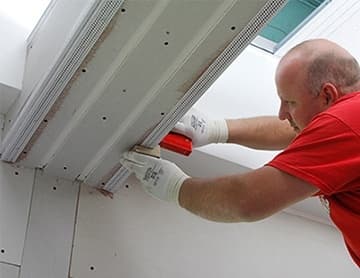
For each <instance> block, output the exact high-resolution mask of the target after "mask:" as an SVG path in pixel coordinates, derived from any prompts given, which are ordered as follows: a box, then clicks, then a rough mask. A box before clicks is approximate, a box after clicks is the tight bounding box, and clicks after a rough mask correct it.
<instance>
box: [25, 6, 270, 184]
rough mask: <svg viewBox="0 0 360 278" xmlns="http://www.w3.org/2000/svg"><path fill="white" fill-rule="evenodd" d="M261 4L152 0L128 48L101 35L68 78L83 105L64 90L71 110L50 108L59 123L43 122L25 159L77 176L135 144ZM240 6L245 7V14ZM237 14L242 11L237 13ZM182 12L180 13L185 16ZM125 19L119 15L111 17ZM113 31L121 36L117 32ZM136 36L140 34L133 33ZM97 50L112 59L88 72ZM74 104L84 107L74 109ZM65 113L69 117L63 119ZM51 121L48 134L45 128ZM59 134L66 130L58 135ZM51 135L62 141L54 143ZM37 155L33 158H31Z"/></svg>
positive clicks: (100, 174) (98, 176)
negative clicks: (82, 68)
mask: <svg viewBox="0 0 360 278" xmlns="http://www.w3.org/2000/svg"><path fill="white" fill-rule="evenodd" d="M260 2H261V1H257V2H253V1H251V2H250V3H247V4H246V5H242V4H243V3H242V2H241V3H240V2H238V1H223V2H216V1H214V2H210V3H209V2H206V3H205V2H200V1H195V2H179V1H162V2H157V5H153V7H152V8H153V10H152V12H148V13H147V14H148V17H145V20H144V21H142V23H141V24H142V25H140V26H139V27H138V29H140V33H139V32H135V33H133V34H132V35H133V36H132V37H131V38H130V39H129V40H128V42H129V43H132V45H127V47H128V48H126V49H121V47H120V49H119V48H116V47H118V46H119V44H116V43H114V41H113V40H114V39H115V42H116V40H117V39H116V37H117V36H112V35H109V36H108V37H107V38H106V39H105V41H104V43H102V45H101V47H100V48H99V49H98V50H97V52H96V54H95V56H94V57H93V59H92V60H91V61H90V62H89V64H88V67H87V72H86V73H84V74H82V75H81V76H80V77H79V78H78V80H76V82H75V83H78V88H79V90H78V91H76V93H77V94H78V93H79V94H80V95H82V96H84V98H82V99H81V101H82V104H85V107H79V102H78V103H76V102H70V95H71V92H70V95H69V96H68V97H67V98H66V99H65V102H64V104H63V106H62V107H67V103H71V105H70V106H69V107H73V108H74V106H75V105H76V104H78V105H77V106H75V107H76V108H75V110H74V109H70V110H67V109H66V108H62V109H61V110H60V111H58V112H57V114H56V115H55V118H56V117H58V119H61V121H60V123H59V122H58V124H51V123H50V125H49V126H48V128H47V130H48V131H47V133H46V135H45V133H43V135H42V137H41V138H40V139H39V140H38V141H37V142H36V145H37V146H38V147H39V148H40V151H36V150H35V148H34V149H33V151H32V152H31V153H30V155H29V156H28V159H27V161H26V162H24V163H25V164H26V163H30V164H32V165H34V163H41V166H44V165H46V168H45V171H47V172H48V173H51V174H55V175H60V176H64V177H66V178H69V179H73V178H75V177H77V176H79V175H80V176H82V177H83V178H86V177H87V176H88V175H89V173H91V172H92V171H93V170H95V169H96V168H97V167H99V166H100V165H103V161H109V160H107V157H106V156H107V155H109V154H110V153H111V152H119V153H121V152H123V151H124V150H127V149H129V147H130V146H132V145H134V144H135V143H137V142H139V141H141V139H142V138H144V134H147V133H148V132H149V131H150V130H151V129H152V128H153V127H154V126H155V125H156V124H157V123H158V122H159V121H160V120H161V119H162V117H163V116H164V115H166V113H167V112H168V111H170V110H171V108H172V107H173V106H174V105H175V104H176V102H177V101H178V100H179V99H180V98H181V97H182V96H183V94H184V93H185V92H186V90H187V89H188V88H189V86H190V85H191V84H192V83H193V82H194V81H195V80H196V79H197V78H198V76H199V75H200V74H201V73H202V72H203V71H204V70H205V69H206V68H207V67H208V66H209V64H210V63H211V61H212V60H213V59H214V58H215V57H217V55H219V53H220V52H221V51H222V50H223V49H224V47H225V46H226V45H227V44H228V43H229V42H230V41H231V39H232V38H233V37H234V36H235V35H236V33H237V31H238V29H241V28H242V25H243V24H245V23H247V22H248V21H249V19H250V18H252V16H253V15H255V13H256V11H257V10H258V9H259V8H260V7H261V6H262V5H263V3H260ZM264 2H265V1H264ZM130 3H133V2H131V1H129V2H128V4H129V5H130ZM135 3H136V2H135ZM184 3H185V4H184ZM244 8H247V9H248V11H249V12H248V13H246V12H245V11H244ZM240 12H241V14H244V16H242V17H239V13H240ZM126 13H127V16H130V15H131V8H130V7H129V8H127V9H126ZM184 14H186V16H187V20H186V21H184ZM124 17H125V15H120V16H119V18H118V20H121V18H124ZM145 23H146V24H145ZM149 23H150V24H149ZM121 26H125V25H120V24H119V25H118V24H117V23H116V25H115V26H114V28H113V30H121ZM126 26H129V25H126ZM180 26H181V27H180ZM232 26H235V30H236V31H234V30H232V28H231V27H232ZM144 28H145V29H148V30H144ZM180 30H186V32H183V31H180ZM138 31H139V30H138ZM113 32H114V31H113ZM167 32H169V34H168V33H167ZM118 34H119V35H121V32H119V33H118ZM139 34H140V35H142V37H141V38H138V37H137V36H139ZM134 37H135V38H134ZM165 40H166V41H165ZM164 42H168V45H164ZM107 43H108V44H107ZM125 46H126V44H125ZM114 47H115V49H114ZM109 49H110V50H111V51H109ZM101 51H104V52H106V54H104V55H105V56H106V57H108V58H106V59H110V60H112V61H115V62H114V64H111V65H110V67H108V71H107V72H105V74H103V75H101V76H100V77H99V76H98V75H97V74H98V71H97V69H96V70H95V71H92V69H91V64H92V63H93V65H94V67H96V66H97V63H95V60H96V58H97V57H99V59H100V58H101V57H103V55H101ZM122 51H125V52H122ZM109 55H110V57H109ZM105 56H104V57H105ZM115 63H118V64H115ZM100 65H101V63H100ZM92 74H93V75H92ZM83 76H88V77H87V78H90V80H93V81H94V82H95V83H92V84H93V86H92V87H91V88H92V90H90V95H89V90H84V91H83V88H87V87H86V85H85V86H84V85H83V82H84V79H82V77H83ZM74 85H75V84H74ZM83 86H84V87H83ZM122 90H126V92H123V91H122ZM74 92H75V91H74ZM67 101H69V102H67ZM86 105H88V106H86ZM81 109H84V110H82V112H81V113H80V114H77V112H79V111H80V110H81ZM71 111H72V113H71ZM66 115H68V116H73V118H70V119H69V117H67V120H63V119H66ZM104 116H105V117H106V119H105V118H104V119H105V120H103V117H104ZM55 118H54V120H55ZM64 124H65V125H64ZM69 124H70V125H69ZM50 126H52V127H53V130H52V131H54V132H52V131H50V128H49V127H50ZM62 131H66V132H69V133H68V134H65V136H64V134H63V133H61V132H62ZM45 132H46V131H45ZM51 134H52V135H51ZM48 135H50V137H48ZM54 137H55V139H56V138H61V140H59V141H56V140H54ZM84 138H86V139H84ZM42 139H44V140H46V141H47V142H48V143H44V141H41V140H42ZM85 141H86V144H84V142H85ZM54 142H55V143H54ZM49 143H50V149H49ZM52 143H54V144H53V145H51V144H52ZM57 143H59V144H58V145H56V144H57ZM54 148H55V149H56V151H55V152H53V150H54ZM38 150H39V149H38ZM48 150H49V152H48ZM39 154H40V156H41V157H40V158H39V156H37V158H35V157H34V156H36V155H39ZM44 154H45V156H44ZM52 154H54V155H53V156H52ZM111 158H113V155H111ZM116 164H117V159H116V160H115V161H110V163H109V164H107V167H106V169H105V171H104V172H96V177H95V179H96V180H97V181H100V180H101V178H102V177H104V176H106V175H107V174H108V171H109V170H110V169H112V168H113V167H114V166H115V165H116ZM64 166H65V167H66V171H64Z"/></svg>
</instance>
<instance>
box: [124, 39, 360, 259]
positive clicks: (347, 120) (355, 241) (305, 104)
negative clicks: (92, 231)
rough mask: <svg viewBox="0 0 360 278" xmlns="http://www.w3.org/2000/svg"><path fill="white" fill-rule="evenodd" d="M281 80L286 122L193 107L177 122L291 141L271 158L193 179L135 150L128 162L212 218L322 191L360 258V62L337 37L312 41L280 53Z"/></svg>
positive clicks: (236, 136) (186, 127) (232, 136)
mask: <svg viewBox="0 0 360 278" xmlns="http://www.w3.org/2000/svg"><path fill="white" fill-rule="evenodd" d="M275 81H276V86H277V93H278V96H279V98H280V100H281V105H280V109H279V115H278V118H279V119H280V120H281V121H279V120H278V119H276V118H275V117H259V118H253V119H238V120H226V121H225V120H223V121H212V120H210V119H209V118H207V117H206V116H204V115H201V114H200V112H197V111H195V110H191V111H190V113H188V114H187V115H185V117H184V118H183V119H182V120H181V121H180V123H179V124H178V125H177V126H176V128H175V130H176V131H177V132H180V133H183V134H185V135H187V136H189V137H191V138H192V139H193V142H194V144H195V146H200V145H205V144H208V143H217V142H230V143H238V144H242V145H245V146H249V147H253V148H261V149H281V148H285V147H286V148H285V150H284V151H283V152H281V153H280V154H278V155H277V156H276V157H275V158H274V159H273V160H272V161H270V162H269V163H268V164H267V165H265V166H263V167H261V168H259V169H256V170H253V171H250V172H248V173H245V174H235V175H231V176H223V177H218V178H212V179H206V178H190V177H188V176H187V175H186V174H184V173H183V172H182V171H181V170H180V169H179V168H178V167H177V166H176V165H174V164H173V163H171V162H168V161H164V160H161V159H156V158H152V157H149V156H145V155H141V154H137V153H133V152H129V153H126V154H125V155H124V159H123V160H122V163H123V165H124V166H125V167H127V168H129V169H130V170H131V171H134V173H135V175H136V177H137V178H139V180H140V181H141V182H142V184H143V186H144V188H145V190H146V191H148V192H149V193H150V194H152V195H153V196H155V197H157V198H159V199H163V200H167V201H171V202H175V203H177V204H179V205H180V206H181V207H183V208H185V209H187V210H189V211H190V212H192V213H194V214H197V215H199V216H201V217H204V218H207V219H210V220H214V221H223V222H237V221H256V220H259V219H263V218H265V217H268V216H270V215H272V214H274V213H276V212H278V211H280V210H282V209H284V208H286V207H288V206H290V205H292V204H294V203H296V202H298V201H300V200H303V199H305V198H308V197H311V196H314V195H318V196H323V198H324V199H326V201H327V202H328V203H329V207H330V216H331V218H332V220H333V221H334V223H335V224H336V225H337V227H338V228H339V230H340V231H341V232H342V234H343V237H344V240H345V243H346V246H347V248H348V250H349V252H350V254H351V256H352V258H353V259H354V261H355V262H356V263H357V264H358V265H359V266H360V118H359V116H358V115H357V114H358V113H359V112H358V111H360V68H359V65H358V63H357V62H356V60H355V59H354V58H353V57H352V56H351V55H350V54H349V53H348V52H347V51H346V50H344V49H343V48H341V47H340V46H338V45H337V44H335V43H333V42H330V41H328V40H324V39H316V40H309V41H306V42H303V43H301V44H299V45H297V46H295V47H294V48H293V49H291V50H290V51H289V52H288V53H287V54H286V55H285V56H284V57H283V58H282V59H281V60H280V62H279V65H278V68H277V70H276V74H275ZM284 120H287V121H284ZM289 123H290V125H289Z"/></svg>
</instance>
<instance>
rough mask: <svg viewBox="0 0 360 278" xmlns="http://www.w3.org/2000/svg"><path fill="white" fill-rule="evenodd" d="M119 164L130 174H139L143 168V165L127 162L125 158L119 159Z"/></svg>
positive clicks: (131, 161)
mask: <svg viewBox="0 0 360 278" xmlns="http://www.w3.org/2000/svg"><path fill="white" fill-rule="evenodd" d="M120 163H121V165H122V166H124V167H125V168H126V169H128V170H129V171H132V172H141V171H142V170H143V168H144V164H141V163H137V162H134V161H133V160H128V159H125V158H121V159H120Z"/></svg>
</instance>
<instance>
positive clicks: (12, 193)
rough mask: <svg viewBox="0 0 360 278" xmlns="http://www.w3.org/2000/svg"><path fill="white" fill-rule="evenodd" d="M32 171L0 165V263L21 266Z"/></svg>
mask: <svg viewBox="0 0 360 278" xmlns="http://www.w3.org/2000/svg"><path fill="white" fill-rule="evenodd" d="M33 182H34V170H31V169H24V168H17V167H14V166H11V165H9V164H5V163H3V162H1V163H0V262H6V263H10V264H14V265H20V264H21V256H22V253H23V249H24V241H25V234H26V228H27V223H28V215H29V208H30V201H31V193H32V186H33Z"/></svg>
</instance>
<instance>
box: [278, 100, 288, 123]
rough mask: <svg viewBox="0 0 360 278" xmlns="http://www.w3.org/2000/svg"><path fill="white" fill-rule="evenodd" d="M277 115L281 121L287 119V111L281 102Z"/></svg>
mask: <svg viewBox="0 0 360 278" xmlns="http://www.w3.org/2000/svg"><path fill="white" fill-rule="evenodd" d="M278 117H279V119H280V120H281V121H283V120H287V119H289V113H288V111H287V109H286V107H285V105H284V104H283V103H281V104H280V108H279V113H278Z"/></svg>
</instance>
